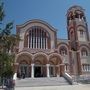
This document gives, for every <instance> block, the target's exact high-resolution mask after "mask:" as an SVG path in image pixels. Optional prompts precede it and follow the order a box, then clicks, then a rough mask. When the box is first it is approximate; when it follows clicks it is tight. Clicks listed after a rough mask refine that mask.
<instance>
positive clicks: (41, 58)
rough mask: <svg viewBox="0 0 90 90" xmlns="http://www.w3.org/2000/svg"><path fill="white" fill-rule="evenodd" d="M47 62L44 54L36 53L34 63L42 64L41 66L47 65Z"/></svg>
mask: <svg viewBox="0 0 90 90" xmlns="http://www.w3.org/2000/svg"><path fill="white" fill-rule="evenodd" d="M47 61H48V59H47V55H46V54H45V53H42V52H39V53H36V54H35V55H34V57H33V63H37V62H40V64H42V65H45V64H47Z"/></svg>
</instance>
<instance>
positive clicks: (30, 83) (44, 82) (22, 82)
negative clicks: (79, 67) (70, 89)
mask: <svg viewBox="0 0 90 90" xmlns="http://www.w3.org/2000/svg"><path fill="white" fill-rule="evenodd" d="M60 85H69V83H68V82H67V80H65V79H64V78H63V77H50V78H25V79H18V80H16V87H35V86H60Z"/></svg>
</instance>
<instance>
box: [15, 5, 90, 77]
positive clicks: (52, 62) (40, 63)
mask: <svg viewBox="0 0 90 90" xmlns="http://www.w3.org/2000/svg"><path fill="white" fill-rule="evenodd" d="M66 16H67V34H68V39H58V38H57V30H56V29H55V28H53V27H52V26H51V25H49V24H48V23H47V22H45V21H42V20H38V19H34V20H30V21H28V22H25V23H24V24H22V25H17V26H16V31H17V34H18V35H19V36H20V38H21V40H20V41H19V43H18V45H17V54H16V58H15V63H14V69H15V73H17V75H18V74H20V75H21V74H22V73H24V74H25V77H31V78H34V77H60V76H62V75H63V74H64V73H68V74H69V75H76V74H77V75H85V74H88V75H89V74H90V37H89V32H88V26H87V21H86V17H85V13H84V9H83V8H82V7H80V6H72V7H70V8H69V9H68V11H67V14H66Z"/></svg>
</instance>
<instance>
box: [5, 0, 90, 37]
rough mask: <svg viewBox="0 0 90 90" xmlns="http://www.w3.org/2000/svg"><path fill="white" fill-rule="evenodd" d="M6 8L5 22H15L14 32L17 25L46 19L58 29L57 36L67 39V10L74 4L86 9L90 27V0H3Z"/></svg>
mask: <svg viewBox="0 0 90 90" xmlns="http://www.w3.org/2000/svg"><path fill="white" fill-rule="evenodd" d="M3 1H4V4H5V5H4V9H5V19H4V21H5V22H10V21H13V22H14V28H13V31H12V32H13V33H16V25H20V24H23V23H25V22H27V21H29V20H32V19H40V20H43V21H46V22H47V23H49V24H50V25H52V26H53V27H54V28H55V29H57V37H58V38H60V39H67V23H66V22H67V19H66V13H67V10H68V9H69V8H70V7H71V6H73V5H79V6H81V7H83V8H84V9H85V16H86V19H87V22H88V27H89V28H90V0H3Z"/></svg>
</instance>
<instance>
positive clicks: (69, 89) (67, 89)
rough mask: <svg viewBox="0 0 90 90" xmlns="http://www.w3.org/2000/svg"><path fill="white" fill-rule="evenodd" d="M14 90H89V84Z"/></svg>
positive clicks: (17, 89)
mask: <svg viewBox="0 0 90 90" xmlns="http://www.w3.org/2000/svg"><path fill="white" fill-rule="evenodd" d="M15 90H90V84H79V85H63V86H42V87H16V88H15Z"/></svg>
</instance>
